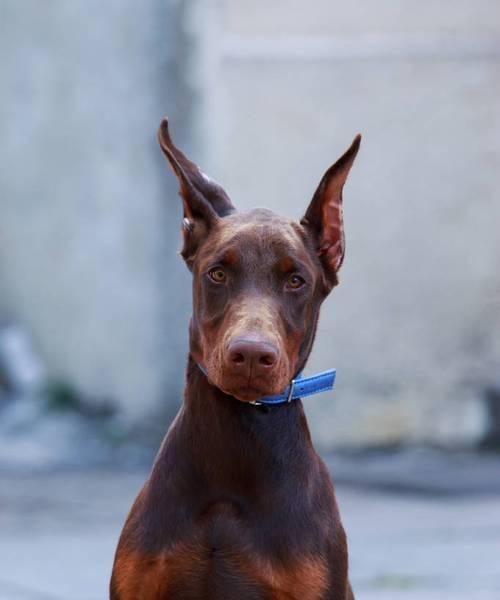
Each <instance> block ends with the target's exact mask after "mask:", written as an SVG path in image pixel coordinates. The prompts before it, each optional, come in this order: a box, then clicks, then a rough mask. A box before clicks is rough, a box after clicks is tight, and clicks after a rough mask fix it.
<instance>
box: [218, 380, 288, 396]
mask: <svg viewBox="0 0 500 600" xmlns="http://www.w3.org/2000/svg"><path fill="white" fill-rule="evenodd" d="M216 385H217V387H218V388H220V389H221V390H222V391H223V392H224V393H225V394H228V395H230V396H233V397H234V398H236V399H237V400H240V401H241V402H256V401H258V400H259V399H260V398H263V397H265V396H273V395H274V394H280V393H281V392H282V391H283V390H284V389H285V388H286V386H287V382H286V381H284V382H280V381H277V380H276V379H271V378H269V379H267V378H266V380H264V379H263V378H258V379H250V380H249V379H244V378H240V377H238V378H234V379H233V378H231V380H229V381H228V380H224V381H221V382H220V384H217V383H216Z"/></svg>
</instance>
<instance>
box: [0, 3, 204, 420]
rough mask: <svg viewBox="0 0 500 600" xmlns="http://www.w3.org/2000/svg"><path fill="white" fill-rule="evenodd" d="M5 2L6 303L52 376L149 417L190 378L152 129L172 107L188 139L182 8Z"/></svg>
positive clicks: (183, 285) (181, 293) (177, 269)
mask: <svg viewBox="0 0 500 600" xmlns="http://www.w3.org/2000/svg"><path fill="white" fill-rule="evenodd" d="M0 11H1V15H0V48H1V50H2V52H1V55H2V59H1V61H2V74H3V75H2V86H3V90H4V93H2V96H1V98H0V118H1V123H2V125H1V129H2V143H1V144H0V153H1V154H0V165H1V166H0V169H1V172H2V174H1V182H0V193H1V202H0V223H1V233H0V235H1V242H0V243H1V253H0V285H1V291H0V297H1V308H2V316H3V318H4V319H13V320H16V321H18V322H21V323H22V324H23V325H24V326H25V327H26V328H27V329H28V330H29V331H30V332H31V334H32V335H33V336H34V339H35V342H36V345H37V346H38V348H39V350H40V352H41V354H42V356H43V358H44V360H45V361H46V363H47V366H48V368H49V370H50V373H51V376H52V377H55V378H57V379H60V380H63V381H65V382H68V383H70V384H71V385H73V386H75V387H76V388H77V389H78V390H79V391H80V392H82V393H83V394H84V395H85V396H87V397H88V398H89V400H90V401H96V402H98V401H99V400H100V399H102V398H104V399H107V400H112V401H114V402H115V403H117V404H118V405H119V406H120V407H121V408H122V411H123V414H124V416H125V417H126V418H127V419H128V420H130V421H131V422H143V421H148V420H150V419H151V417H152V415H153V414H156V413H157V412H158V410H160V411H161V410H163V409H164V407H166V406H168V405H169V404H170V405H171V404H172V403H173V402H178V400H179V398H180V396H181V389H182V384H183V379H182V375H179V373H181V374H182V371H183V367H184V352H185V349H186V329H185V325H184V321H185V320H186V319H187V315H188V314H189V282H188V277H187V274H186V273H185V269H184V267H183V265H182V264H181V261H180V260H179V259H178V258H177V256H176V253H177V248H178V239H179V235H178V231H179V219H180V217H181V210H180V202H179V201H178V199H177V196H176V186H175V184H174V181H173V178H171V177H170V173H169V172H168V171H167V166H166V164H165V161H164V160H163V159H162V157H161V153H160V151H159V149H158V146H157V142H156V129H157V127H158V125H159V122H160V119H161V117H162V116H163V115H164V114H165V113H166V112H167V111H169V112H170V114H171V116H172V118H173V120H174V121H175V122H176V125H177V127H176V129H177V136H178V138H180V140H181V141H182V142H184V144H186V140H189V139H190V130H189V115H190V113H191V112H192V111H193V110H195V106H196V101H197V93H196V89H193V88H192V85H191V84H190V82H188V81H186V79H185V77H184V76H183V71H184V67H185V61H189V60H191V59H192V54H191V53H192V52H195V50H196V46H195V45H193V44H191V43H190V40H189V37H190V34H189V32H186V31H184V30H183V28H182V24H183V23H184V14H183V11H184V7H183V6H181V5H180V4H179V3H176V2H160V1H153V0H149V1H147V2H141V3H137V2H132V1H126V2H123V1H120V2H118V1H111V2H105V3H102V2H97V1H96V0H90V1H85V2H64V1H62V0H61V1H59V0H57V1H56V0H51V1H49V2H38V1H35V0H32V1H28V0H26V1H23V2H22V3H20V2H17V1H14V0H12V1H5V0H4V1H3V2H2V3H1V6H0ZM167 383H168V388H167ZM170 410H171V409H170Z"/></svg>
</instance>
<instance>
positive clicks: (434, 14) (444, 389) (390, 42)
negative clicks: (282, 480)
mask: <svg viewBox="0 0 500 600" xmlns="http://www.w3.org/2000/svg"><path fill="white" fill-rule="evenodd" d="M219 8H220V13H219V14H220V28H221V30H222V34H221V35H219V36H218V41H219V44H218V46H217V51H218V63H217V69H216V70H214V73H213V78H214V81H216V82H217V85H216V86H215V85H214V86H213V88H212V96H213V98H212V105H213V106H215V107H216V115H217V116H216V118H215V119H213V137H214V146H215V152H214V153H213V154H212V171H211V173H212V174H213V175H214V176H215V177H217V178H218V179H219V180H220V181H221V182H223V183H224V184H227V188H228V190H229V192H230V194H231V195H232V197H233V199H234V201H235V202H236V204H237V205H238V206H240V207H242V208H248V207H250V206H254V205H268V206H270V207H273V208H275V209H277V210H279V211H282V212H286V213H288V214H291V215H295V216H297V217H299V216H300V215H301V213H302V211H303V210H304V208H305V206H306V203H307V201H308V200H309V198H310V196H311V194H312V192H313V191H314V189H315V186H316V185H317V183H318V181H319V178H320V176H321V175H322V173H323V171H324V170H325V169H326V167H327V166H329V165H330V164H331V163H332V162H333V161H334V160H335V159H336V158H337V157H338V156H339V155H340V153H341V152H343V151H344V149H345V148H347V146H348V145H349V143H350V141H351V140H352V138H353V136H354V134H356V133H357V132H358V131H361V132H362V133H363V134H364V141H363V143H362V150H361V152H360V155H359V158H358V162H357V164H356V165H355V166H354V168H353V171H352V174H351V178H350V180H349V182H348V185H347V187H346V190H345V194H344V196H345V219H346V235H347V256H346V261H345V263H344V264H345V266H344V268H343V272H342V277H341V285H340V287H339V288H338V289H337V290H336V291H335V292H334V294H333V297H332V298H331V299H330V300H329V301H328V302H327V303H326V305H325V307H324V310H323V315H322V320H321V325H320V328H319V334H318V339H317V343H316V347H315V351H314V353H313V357H312V360H311V363H310V368H311V370H313V369H321V368H328V367H330V366H332V365H333V366H336V367H337V368H338V388H337V392H336V394H335V396H334V397H332V396H328V397H323V398H317V399H316V398H315V399H309V400H308V401H307V406H308V412H309V415H310V416H311V421H312V424H313V430H314V432H315V435H316V437H317V439H320V440H321V441H322V442H323V443H324V444H326V445H328V444H331V443H334V442H335V443H345V444H352V443H393V442H399V441H438V442H444V443H462V442H470V441H473V440H474V439H476V437H477V436H479V435H480V434H481V432H482V431H483V429H484V426H485V415H484V410H483V405H482V403H481V396H482V393H483V390H484V388H485V386H488V385H490V384H492V383H494V382H495V380H496V381H497V382H498V378H499V375H498V365H499V361H500V341H499V340H500V302H499V301H500V272H499V270H498V267H497V265H498V260H499V258H500V236H499V235H498V230H499V226H500V204H499V202H498V192H499V187H500V172H499V168H498V167H499V164H500V162H499V160H500V104H499V100H498V99H499V97H500V38H499V34H500V5H499V4H498V3H495V2H490V1H484V0H480V1H478V2H474V3H471V2H465V1H463V2H456V1H453V2H451V1H445V2H439V3H438V2H429V1H426V2H419V3H416V2H410V1H409V0H408V1H405V2H398V3H394V2H389V1H382V2H376V3H373V2H367V1H361V0H358V1H355V2H349V3H345V2H344V3H340V2H329V1H328V2H327V1H326V0H325V1H321V2H317V3H314V5H307V7H306V5H304V3H303V2H298V1H295V0H288V1H287V2H284V1H278V2H273V3H271V4H270V3H268V2H263V1H259V0H252V1H250V0H248V1H246V0H244V1H240V2H237V3H233V2H229V1H227V2H223V3H220V5H219Z"/></svg>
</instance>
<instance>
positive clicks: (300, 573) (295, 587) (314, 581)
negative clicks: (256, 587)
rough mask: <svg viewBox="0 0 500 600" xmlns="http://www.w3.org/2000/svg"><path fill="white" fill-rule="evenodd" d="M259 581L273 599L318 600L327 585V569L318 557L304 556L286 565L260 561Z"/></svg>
mask: <svg viewBox="0 0 500 600" xmlns="http://www.w3.org/2000/svg"><path fill="white" fill-rule="evenodd" d="M259 574H260V577H261V578H262V579H261V581H262V583H263V584H265V585H266V586H267V587H269V588H270V589H272V591H273V594H275V595H274V599H275V600H319V599H320V598H322V597H323V594H324V593H325V591H326V589H327V586H328V569H327V565H326V563H325V561H324V560H323V559H321V558H319V557H314V558H312V557H311V558H304V559H303V560H301V561H300V562H299V563H294V564H292V565H290V566H287V567H281V566H280V567H277V566H275V565H272V564H271V563H261V567H260V569H259Z"/></svg>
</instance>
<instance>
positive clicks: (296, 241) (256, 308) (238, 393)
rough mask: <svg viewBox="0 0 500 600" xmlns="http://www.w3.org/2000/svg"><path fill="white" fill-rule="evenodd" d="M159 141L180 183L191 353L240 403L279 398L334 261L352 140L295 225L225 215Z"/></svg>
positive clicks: (203, 183)
mask: <svg viewBox="0 0 500 600" xmlns="http://www.w3.org/2000/svg"><path fill="white" fill-rule="evenodd" d="M158 137H159V142H160V145H161V148H162V150H163V152H164V153H165V155H166V157H167V159H168V161H169V162H170V165H171V166H172V168H173V170H174V172H175V174H176V176H177V178H178V179H179V183H180V195H181V198H182V202H183V206H184V219H183V222H182V230H183V236H184V244H183V248H182V252H181V254H182V256H183V258H184V260H185V261H186V263H187V265H188V267H189V269H190V270H191V271H192V273H193V316H192V320H191V327H190V337H191V355H192V357H193V359H194V360H195V361H197V362H198V364H199V365H201V366H203V367H204V369H205V370H206V372H207V375H208V379H209V381H210V382H211V383H212V384H213V385H215V386H217V387H219V388H220V389H222V390H223V391H224V392H226V393H228V394H231V395H232V396H235V397H236V398H238V399H239V400H242V401H247V402H248V401H250V402H252V401H255V400H257V399H258V398H260V397H262V396H267V395H271V394H277V393H280V392H282V391H283V390H284V389H285V388H286V386H287V385H288V384H289V382H290V380H291V379H292V378H293V377H294V376H295V375H296V374H297V373H298V372H299V371H300V370H301V369H302V368H303V367H304V365H305V362H306V360H307V357H308V356H309V353H310V351H311V347H312V343H313V339H314V334H315V331H316V324H317V320H318V314H319V309H320V306H321V303H322V301H323V300H324V298H325V297H326V296H327V295H328V293H329V292H330V291H331V290H332V288H333V287H334V286H335V285H336V284H337V283H338V279H337V273H338V270H339V268H340V266H341V264H342V260H343V258H344V226H343V219H342V188H343V187H344V183H345V181H346V178H347V175H348V173H349V170H350V168H351V166H352V163H353V162H354V159H355V157H356V154H357V152H358V149H359V144H360V140H361V137H360V136H359V135H358V136H357V137H356V138H355V139H354V141H353V143H352V145H351V147H350V148H349V149H348V150H347V152H346V153H345V154H344V155H343V156H342V157H341V158H340V159H339V160H338V161H337V162H336V163H335V164H334V165H333V166H331V167H330V168H329V169H328V170H327V171H326V173H325V175H324V176H323V178H322V179H321V181H320V184H319V186H318V188H317V190H316V192H315V193H314V196H313V198H312V200H311V202H310V204H309V207H308V208H307V210H306V213H305V215H304V217H303V218H302V220H301V221H300V222H296V221H293V220H291V219H287V218H284V217H281V216H279V215H277V214H275V213H273V212H272V211H270V210H267V209H255V210H252V211H250V212H248V213H239V212H237V211H236V210H235V208H234V206H233V204H232V202H231V200H230V199H229V197H228V195H227V194H226V192H225V191H224V190H223V189H222V188H221V187H220V186H219V185H217V184H216V183H215V182H214V181H212V180H211V179H210V178H208V177H207V176H206V175H205V174H204V173H203V172H202V171H200V169H199V168H198V167H197V166H196V165H195V164H194V163H192V162H191V161H190V160H189V159H188V158H186V156H184V154H183V153H182V152H181V151H180V150H179V149H178V148H176V147H175V145H174V144H173V142H172V140H171V138H170V135H169V131H168V122H167V120H164V121H163V122H162V124H161V126H160V130H159V134H158Z"/></svg>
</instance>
